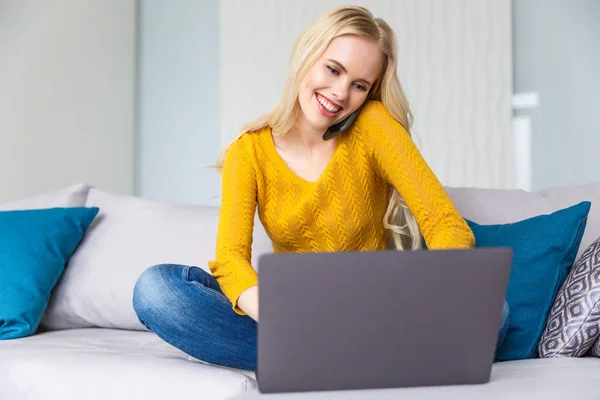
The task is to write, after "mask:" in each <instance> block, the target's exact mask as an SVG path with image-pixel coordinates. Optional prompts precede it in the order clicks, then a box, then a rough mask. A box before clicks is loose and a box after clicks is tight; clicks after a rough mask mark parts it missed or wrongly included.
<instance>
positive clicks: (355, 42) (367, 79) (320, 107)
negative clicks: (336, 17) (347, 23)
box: [298, 35, 383, 132]
mask: <svg viewBox="0 0 600 400" xmlns="http://www.w3.org/2000/svg"><path fill="white" fill-rule="evenodd" d="M382 68H383V55H382V53H381V50H380V49H379V46H378V43H377V42H375V41H371V40H366V39H362V38H360V37H358V36H355V35H345V36H339V37H337V38H335V39H333V40H332V41H331V42H330V43H329V46H328V47H327V49H326V50H325V51H324V52H323V54H322V55H321V57H320V58H319V59H318V60H317V61H316V62H315V63H314V65H313V66H312V67H311V68H310V69H309V70H308V72H307V73H306V75H305V77H304V79H303V80H302V82H301V83H300V91H299V94H298V101H299V103H300V108H301V109H302V114H301V116H300V119H301V120H300V121H299V126H300V127H302V128H305V129H310V130H317V131H320V132H324V131H325V130H327V128H329V127H330V126H331V125H334V124H336V123H337V122H339V121H341V120H343V119H344V118H346V117H348V116H349V115H350V114H352V113H353V112H354V111H356V110H357V109H358V108H359V107H360V106H361V105H362V104H363V102H364V101H365V100H366V98H367V95H368V94H369V90H370V89H371V87H372V86H373V84H374V83H375V81H376V80H377V79H378V78H379V76H380V74H381V72H382Z"/></svg>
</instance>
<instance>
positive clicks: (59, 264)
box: [0, 207, 98, 339]
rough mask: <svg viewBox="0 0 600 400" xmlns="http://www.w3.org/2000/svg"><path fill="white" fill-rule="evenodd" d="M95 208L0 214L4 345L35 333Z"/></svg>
mask: <svg viewBox="0 0 600 400" xmlns="http://www.w3.org/2000/svg"><path fill="white" fill-rule="evenodd" d="M97 213H98V208H97V207H92V208H86V207H73V208H49V209H42V210H17V211H3V212H0V277H1V278H0V339H15V338H19V337H24V336H29V335H32V334H34V333H35V332H36V330H37V328H38V325H39V323H40V321H41V319H42V315H43V313H44V311H45V310H46V306H47V304H48V299H49V298H50V293H51V291H52V289H53V288H54V286H55V285H56V282H57V281H58V279H59V278H60V276H61V274H62V272H63V270H64V267H65V264H66V263H67V261H68V260H69V258H70V257H71V255H72V254H73V252H74V251H75V249H76V248H77V246H78V244H79V242H80V241H81V239H82V237H83V235H84V233H85V231H86V230H87V228H88V227H89V225H90V224H91V223H92V221H93V220H94V218H95V217H96V214H97Z"/></svg>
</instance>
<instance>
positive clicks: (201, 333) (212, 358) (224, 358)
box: [133, 264, 509, 371]
mask: <svg viewBox="0 0 600 400" xmlns="http://www.w3.org/2000/svg"><path fill="white" fill-rule="evenodd" d="M133 308H134V309H135V312H136V314H137V316H138V318H139V320H140V322H141V323H142V324H144V326H146V327H147V328H148V329H150V330H151V331H153V332H154V333H156V335H158V336H159V337H160V338H161V339H163V340H164V341H166V342H167V343H169V344H171V345H173V346H175V347H177V348H178V349H180V350H182V351H183V352H185V353H187V354H189V355H191V356H192V357H194V358H197V359H199V360H202V361H205V362H208V363H211V364H217V365H222V366H226V367H232V368H240V369H245V370H251V371H256V344H257V343H256V332H257V323H256V321H254V320H253V319H252V318H250V317H248V316H241V315H238V314H236V313H235V312H234V311H233V309H232V308H231V302H230V301H229V300H228V299H227V298H226V297H225V295H223V293H222V292H221V288H220V287H219V284H218V283H217V281H216V280H215V278H214V277H213V276H212V275H210V274H209V273H207V272H206V271H204V270H202V269H200V268H197V267H190V266H184V265H174V264H160V265H155V266H153V267H150V268H148V269H147V270H146V271H144V273H143V274H142V275H141V276H140V278H139V279H138V281H137V283H136V285H135V288H134V290H133ZM508 315H509V309H508V305H507V304H506V302H505V303H504V309H503V310H502V323H501V326H500V331H499V334H498V342H497V343H498V345H500V343H501V342H502V341H503V340H504V337H505V336H506V332H507V330H508Z"/></svg>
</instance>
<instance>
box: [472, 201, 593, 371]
mask: <svg viewBox="0 0 600 400" xmlns="http://www.w3.org/2000/svg"><path fill="white" fill-rule="evenodd" d="M589 210H590V203H589V202H581V203H579V204H577V205H574V206H571V207H568V208H565V209H564V210H559V211H556V212H554V213H552V214H548V215H539V216H537V217H533V218H528V219H525V220H523V221H520V222H515V223H510V224H495V225H479V224H476V223H474V222H471V221H468V220H467V221H468V223H469V226H470V227H471V229H472V230H473V233H474V235H475V243H476V247H500V246H502V247H504V246H506V247H510V248H512V249H513V253H514V258H513V263H512V266H511V271H510V279H509V281H508V289H507V293H506V301H507V302H508V305H509V306H510V310H511V312H510V325H509V329H508V333H507V334H506V338H505V339H504V341H503V343H502V345H501V346H500V348H499V349H498V350H497V352H496V358H497V359H498V360H517V359H525V358H532V357H535V356H536V353H537V344H538V341H539V338H540V336H541V335H542V332H543V330H544V327H545V326H546V318H547V315H548V311H549V310H550V308H551V306H552V303H553V301H554V297H555V295H556V293H557V292H558V290H559V288H560V287H561V285H562V284H563V282H564V280H565V279H566V278H567V275H568V273H569V271H570V269H571V266H572V265H573V262H574V261H575V255H576V253H577V249H578V247H579V243H580V242H581V237H582V236H583V232H584V231H585V226H586V221H587V216H588V213H589Z"/></svg>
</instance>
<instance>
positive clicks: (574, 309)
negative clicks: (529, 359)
mask: <svg viewBox="0 0 600 400" xmlns="http://www.w3.org/2000/svg"><path fill="white" fill-rule="evenodd" d="M598 337H600V238H598V239H596V241H595V242H593V243H592V244H591V245H590V246H589V247H588V248H587V249H586V250H585V251H584V252H583V253H582V255H581V257H580V258H579V260H577V262H576V263H575V265H573V268H572V269H571V272H570V273H569V276H568V277H567V279H566V281H565V283H564V284H563V286H562V287H561V289H560V291H559V292H558V294H557V296H556V298H555V300H554V304H553V306H552V309H551V311H550V315H549V317H548V322H547V323H546V329H545V330H544V333H543V334H542V337H541V339H540V341H539V344H538V352H539V355H540V357H545V358H550V357H580V356H582V355H584V354H585V353H586V352H587V351H588V350H589V349H590V348H591V347H592V346H593V345H594V342H596V345H595V348H596V349H597V350H596V351H597V354H600V344H599V343H598V342H597V339H598Z"/></svg>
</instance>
